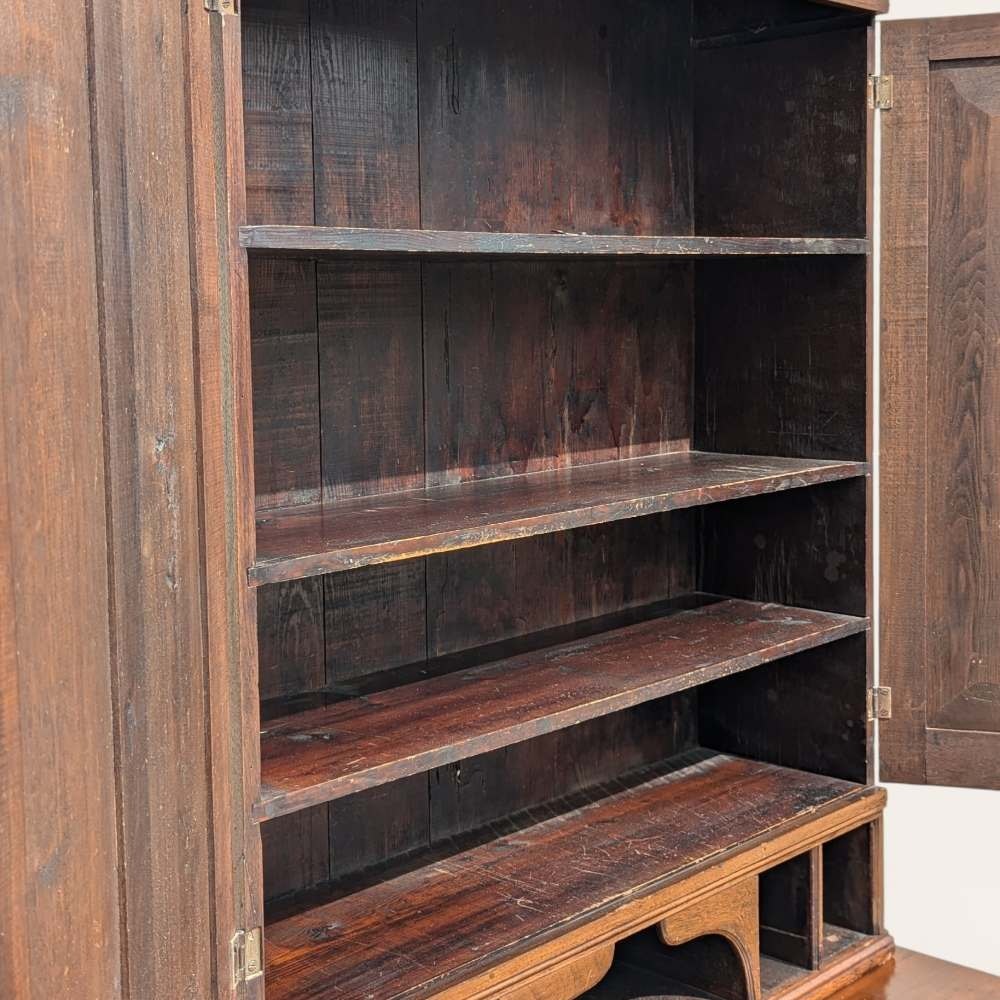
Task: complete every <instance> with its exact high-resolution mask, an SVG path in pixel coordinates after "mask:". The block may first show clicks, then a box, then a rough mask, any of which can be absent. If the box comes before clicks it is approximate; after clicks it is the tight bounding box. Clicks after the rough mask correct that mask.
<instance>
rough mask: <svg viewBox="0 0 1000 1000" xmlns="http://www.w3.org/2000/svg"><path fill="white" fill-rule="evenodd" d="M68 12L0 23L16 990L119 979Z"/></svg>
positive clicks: (90, 190)
mask: <svg viewBox="0 0 1000 1000" xmlns="http://www.w3.org/2000/svg"><path fill="white" fill-rule="evenodd" d="M87 15H88V9H87V6H86V5H84V4H77V5H74V7H73V8H72V9H67V8H66V6H65V5H64V4H60V3H50V2H48V0H43V2H41V3H34V2H32V3H26V2H21V0H15V2H14V3H13V4H9V5H8V6H7V8H6V13H5V15H4V17H3V18H2V21H0V53H2V55H0V62H2V65H3V69H2V72H0V95H2V96H0V121H2V122H3V140H2V142H0V173H2V175H3V178H4V183H3V194H2V196H0V234H2V242H0V325H2V328H3V334H2V340H3V347H2V349H0V420H2V423H0V828H2V833H0V840H2V842H3V845H4V846H3V855H4V860H3V863H2V864H0V920H2V926H3V930H2V932H0V994H3V995H4V996H7V997H18V998H24V1000H69V998H71V997H79V996H95V997H98V996H99V997H107V998H108V1000H118V998H119V997H122V996H123V989H124V984H123V981H122V967H123V961H124V959H123V956H124V951H125V948H126V943H125V942H124V941H123V938H122V929H121V924H120V918H121V914H122V902H121V901H120V897H119V888H120V886H119V878H120V877H121V876H122V875H123V868H122V865H121V857H120V844H119V830H118V828H117V824H116V782H115V770H114V767H115V749H116V747H115V739H114V722H113V716H112V699H111V671H110V663H111V657H112V655H113V650H112V648H111V644H110V641H109V635H108V620H109V619H108V614H109V609H108V570H107V567H108V538H107V523H106V518H105V508H104V503H105V487H106V481H105V469H104V448H103V441H102V426H101V418H102V412H101V370H100V360H101V359H100V346H99V339H98V335H99V307H98V301H97V291H96V288H95V286H94V276H95V274H96V272H97V264H98V261H97V255H96V253H95V244H94V237H95V234H94V215H93V206H94V186H93V177H92V171H91V133H90V113H89V107H88V89H87V86H86V81H87V76H88V63H89V60H88V47H87V44H86V41H87V34H88V16H87ZM82 929H85V932H84V933H81V930H82Z"/></svg>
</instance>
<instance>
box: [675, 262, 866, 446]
mask: <svg viewBox="0 0 1000 1000" xmlns="http://www.w3.org/2000/svg"><path fill="white" fill-rule="evenodd" d="M866 287H867V271H866V262H865V261H864V260H855V259H839V258H838V259H835V260H822V261H819V260H816V261H813V260H794V261H778V260H772V261H763V260H762V261H741V262H739V263H734V262H729V261H714V262H705V263H703V264H700V265H698V268H697V272H696V296H695V303H696V308H695V329H696V334H695V340H696V349H695V358H696V371H695V386H696V389H695V409H694V413H695V433H694V446H695V447H696V448H700V449H703V450H705V451H724V452H729V451H731V452H739V453H747V454H766V455H794V456H797V457H801V458H824V459H856V460H861V459H863V458H865V457H866V455H867V454H868V451H867V433H866V432H867V419H866V418H867V405H868V393H867V379H866V372H865V366H866V351H865V344H866V341H867V309H866V293H865V290H866ZM735 330H738V331H739V335H738V336H734V331H735Z"/></svg>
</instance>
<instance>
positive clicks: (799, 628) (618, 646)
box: [258, 601, 866, 818]
mask: <svg viewBox="0 0 1000 1000" xmlns="http://www.w3.org/2000/svg"><path fill="white" fill-rule="evenodd" d="M865 626H866V622H865V620H864V619H859V618H848V617H846V616H842V615H826V614H823V613H821V612H810V611H805V610H801V609H793V608H785V607H782V606H779V605H754V604H751V603H748V602H745V601H719V602H718V603H711V604H708V605H707V606H705V607H704V608H699V609H696V610H691V611H682V612H679V613H677V614H670V613H667V615H666V617H654V618H653V619H652V620H651V621H647V622H644V623H641V624H637V625H628V626H625V627H623V628H618V629H614V630H612V631H604V632H596V633H595V634H592V635H591V636H590V637H587V638H581V639H578V640H576V641H574V642H568V643H567V642H563V643H560V644H558V645H545V646H542V648H541V649H538V650H537V651H535V652H527V653H523V654H521V655H515V656H513V657H504V658H498V659H492V660H491V661H488V662H486V663H485V664H483V665H481V666H471V667H466V668H464V669H461V664H462V662H463V658H462V657H457V658H456V659H457V660H458V664H457V666H458V667H459V668H460V669H457V670H456V669H455V668H454V666H452V665H451V664H449V663H447V662H444V663H441V662H438V663H435V664H431V665H429V666H428V667H427V668H426V672H427V673H429V674H430V675H431V678H430V679H429V680H421V681H417V682H416V683H412V684H404V685H403V686H400V687H393V688H390V689H388V690H385V691H381V692H379V691H377V690H376V691H371V690H370V689H369V688H367V687H362V688H361V689H360V691H359V697H356V698H353V699H350V700H347V701H343V702H340V703H338V704H333V705H331V706H329V707H327V708H323V709H319V710H315V711H311V712H305V713H302V714H300V715H296V716H292V717H290V718H289V719H287V720H285V721H276V722H273V723H269V724H267V725H266V726H265V729H264V732H263V734H262V737H261V766H262V788H261V801H260V805H259V808H258V815H259V816H260V817H261V818H266V817H271V816H280V815H281V814H282V813H286V812H290V811H293V810H295V809H300V808H304V807H306V806H311V805H315V804H317V803H318V802H322V801H324V800H329V799H333V798H337V797H339V796H342V795H348V794H350V793H351V792H353V791H357V790H359V789H362V788H366V787H370V786H371V785H374V784H380V783H385V782H388V781H392V780H394V779H396V778H401V777H405V776H406V775H409V774H416V773H419V772H421V771H426V770H428V769H429V768H431V767H439V766H441V765H442V764H446V763H448V762H450V761H454V760H460V759H461V758H462V757H469V756H472V755H474V754H480V753H485V752H487V751H489V750H494V749H497V748H499V747H501V746H505V745H508V744H511V743H516V742H519V741H521V740H526V739H530V738H531V737H533V736H539V735H542V734H544V733H547V732H551V731H552V730H554V729H558V728H563V727H566V726H572V725H575V724H577V723H579V722H583V721H584V720H586V719H592V718H596V717H597V716H600V715H606V714H609V713H611V712H615V711H620V710H622V709H624V708H628V707H630V706H632V705H637V704H639V703H641V702H643V701H651V700H653V699H654V698H661V697H664V696H665V695H668V694H672V693H674V692H675V691H679V690H683V689H684V688H687V687H692V686H694V685H696V684H702V683H704V682H706V681H708V680H712V679H715V678H718V677H724V676H727V675H729V674H732V673H736V672H738V671H742V670H748V669H750V668H752V667H754V666H757V665H759V664H761V663H764V662H767V661H769V660H772V659H776V658H778V657H781V656H785V655H789V654H792V653H795V652H798V651H800V650H803V649H808V648H810V647H813V646H816V645H819V644H822V643H825V642H831V641H833V640H835V639H839V638H843V637H844V636H847V635H852V634H855V633H857V632H859V631H862V630H863V629H864V628H865ZM477 658H478V657H477ZM450 666H451V667H452V668H451V670H450V671H448V672H442V671H446V670H448V668H449V667H450ZM421 672H423V671H421ZM435 674H439V676H434V675H435Z"/></svg>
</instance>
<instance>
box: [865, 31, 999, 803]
mask: <svg viewBox="0 0 1000 1000" xmlns="http://www.w3.org/2000/svg"><path fill="white" fill-rule="evenodd" d="M971 22H975V23H971ZM972 29H975V30H972ZM998 38H1000V18H998V17H996V16H994V17H993V18H992V19H978V18H977V19H970V23H967V22H965V21H964V20H963V19H945V20H942V21H940V22H939V21H938V20H935V21H933V22H901V23H900V24H899V25H898V26H896V25H889V26H888V27H887V31H886V63H887V65H886V70H887V71H888V72H893V73H894V75H895V76H896V79H897V81H898V83H897V86H898V87H899V88H901V89H900V90H899V94H900V95H901V100H902V103H903V106H904V108H905V109H906V110H905V113H904V114H903V115H902V116H900V117H899V118H898V119H897V120H896V121H894V122H892V123H891V126H890V127H889V128H888V129H887V132H886V142H887V146H888V150H887V155H886V158H885V161H884V163H885V166H884V177H883V187H884V190H885V191H886V209H885V213H884V216H883V217H884V219H885V221H886V235H885V240H884V244H883V245H884V256H885V272H886V274H887V275H888V282H885V281H884V282H883V313H884V316H885V338H884V340H885V345H886V359H887V363H886V364H885V366H884V369H883V371H884V378H883V382H884V385H883V398H884V400H885V403H884V411H885V414H886V419H885V423H886V430H885V433H884V435H883V453H884V458H885V469H886V475H885V478H884V490H883V499H882V503H883V508H884V509H885V510H886V512H887V514H886V520H885V522H884V525H885V530H884V532H883V551H884V553H885V561H884V562H883V567H884V570H883V580H884V583H883V599H882V605H883V607H884V608H885V611H886V628H885V630H884V632H883V635H884V645H883V653H882V662H883V664H884V671H883V676H884V678H885V683H886V684H887V685H888V686H890V687H892V689H893V696H894V704H893V718H892V719H890V720H887V721H886V722H885V723H884V725H883V732H884V734H885V738H884V741H883V743H882V747H883V767H884V773H885V774H886V776H887V777H890V778H892V779H895V780H905V781H917V782H922V781H928V782H936V783H956V784H963V785H980V786H983V787H987V788H1000V660H998V659H997V658H996V657H995V656H994V655H993V652H992V650H993V649H994V648H995V647H996V645H997V639H998V637H1000V635H998V631H997V623H996V616H995V614H994V603H995V602H994V600H993V596H992V595H993V593H994V591H995V590H996V587H997V580H998V579H1000V568H998V564H997V560H996V555H995V552H994V548H995V546H993V544H992V537H993V534H994V530H995V523H996V511H997V507H998V503H1000V499H998V496H997V493H996V489H995V485H994V480H995V472H994V468H995V466H996V453H997V449H998V446H1000V437H998V435H997V434H996V432H995V429H994V427H995V424H996V419H997V414H998V412H1000V405H998V402H997V400H998V398H1000V385H998V383H997V381H996V378H995V370H996V366H997V365H996V362H997V356H996V350H995V346H994V345H995V342H996V339H997V332H998V327H997V322H996V317H995V309H994V306H993V303H994V299H995V297H996V295H997V288H998V286H1000V272H998V270H997V267H996V263H995V261H994V255H993V250H992V248H993V243H994V239H995V233H996V231H997V226H998V219H1000V216H998V213H997V211H995V209H996V206H995V205H994V203H993V198H992V191H993V189H992V185H991V178H992V177H993V176H995V174H996V169H997V157H996V151H995V149H994V148H993V146H994V144H993V141H992V136H993V131H994V129H995V127H996V121H997V117H998V115H1000V100H998V98H997V93H998V88H1000V73H998V71H997V67H996V63H995V58H994V57H995V55H996V54H997V52H998V51H1000V50H998V48H997V40H998ZM958 58H961V59H962V60H963V61H961V62H955V61H953V60H955V59H958ZM942 59H947V60H949V61H947V62H944V61H940V60H942ZM915 246H916V247H921V246H922V247H925V248H926V252H925V253H914V247H915ZM928 261H929V262H930V267H929V268H928V267H927V262H928ZM904 551H908V552H910V557H909V558H907V559H906V561H905V565H903V564H901V563H900V562H899V556H898V555H896V553H901V552H904ZM915 570H916V571H915ZM897 706H898V707H897Z"/></svg>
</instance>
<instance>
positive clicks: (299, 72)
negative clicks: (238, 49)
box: [240, 0, 316, 225]
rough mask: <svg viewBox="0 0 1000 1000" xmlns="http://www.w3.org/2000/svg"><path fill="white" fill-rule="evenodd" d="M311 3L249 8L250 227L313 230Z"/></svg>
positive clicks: (257, 3)
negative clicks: (271, 225) (269, 225)
mask: <svg viewBox="0 0 1000 1000" xmlns="http://www.w3.org/2000/svg"><path fill="white" fill-rule="evenodd" d="M309 7H310V3H309V0H281V2H280V3H272V2H270V0H244V3H243V9H242V10H241V11H240V22H241V32H240V35H241V38H242V42H243V72H242V80H243V88H242V90H243V130H244V145H245V148H246V172H245V176H246V219H247V221H249V222H253V223H284V224H286V225H287V224H295V225H311V224H312V223H313V222H315V221H316V220H315V215H314V212H313V201H314V191H313V163H312V158H313V106H312V79H311V73H310V44H309V39H310V33H309Z"/></svg>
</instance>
